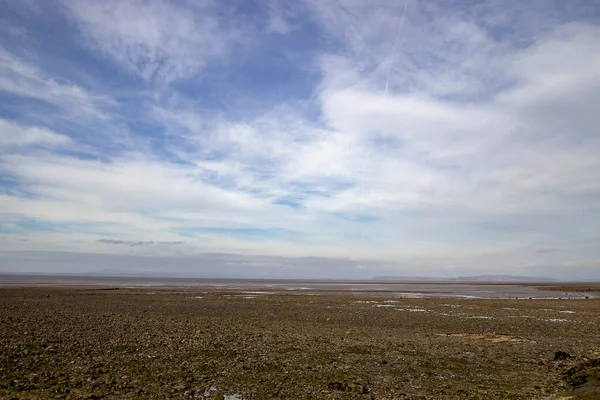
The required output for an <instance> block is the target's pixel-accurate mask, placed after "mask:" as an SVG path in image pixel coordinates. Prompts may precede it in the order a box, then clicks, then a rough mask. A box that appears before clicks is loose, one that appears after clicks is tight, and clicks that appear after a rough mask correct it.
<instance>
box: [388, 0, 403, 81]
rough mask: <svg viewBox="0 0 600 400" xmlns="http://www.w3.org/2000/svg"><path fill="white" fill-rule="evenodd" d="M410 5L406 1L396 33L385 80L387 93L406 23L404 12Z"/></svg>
mask: <svg viewBox="0 0 600 400" xmlns="http://www.w3.org/2000/svg"><path fill="white" fill-rule="evenodd" d="M407 7H408V0H406V2H405V3H404V11H402V16H401V17H400V23H399V24H398V32H397V33H396V40H394V47H392V56H391V57H390V68H389V69H388V73H387V78H386V80H385V93H387V91H388V84H389V83H390V74H391V73H392V67H393V66H394V57H395V56H396V46H397V45H398V38H399V37H400V31H402V25H404V14H406V8H407Z"/></svg>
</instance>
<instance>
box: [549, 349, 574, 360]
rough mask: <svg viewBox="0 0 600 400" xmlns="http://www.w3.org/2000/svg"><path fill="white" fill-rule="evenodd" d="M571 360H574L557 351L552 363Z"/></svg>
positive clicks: (570, 356)
mask: <svg viewBox="0 0 600 400" xmlns="http://www.w3.org/2000/svg"><path fill="white" fill-rule="evenodd" d="M571 358H574V357H573V356H572V355H570V354H569V353H567V352H564V351H557V352H556V353H554V361H563V360H569V359H571Z"/></svg>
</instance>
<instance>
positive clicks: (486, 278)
mask: <svg viewBox="0 0 600 400" xmlns="http://www.w3.org/2000/svg"><path fill="white" fill-rule="evenodd" d="M372 279H373V280H378V281H418V282H557V280H556V279H554V278H548V277H543V276H516V275H474V276H457V277H453V278H441V277H424V276H375V277H373V278H372Z"/></svg>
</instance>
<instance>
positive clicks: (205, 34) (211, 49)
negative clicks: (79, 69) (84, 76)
mask: <svg viewBox="0 0 600 400" xmlns="http://www.w3.org/2000/svg"><path fill="white" fill-rule="evenodd" d="M64 6H65V9H66V11H67V12H68V15H69V16H70V17H71V18H72V19H73V21H74V22H75V23H76V25H77V26H78V27H79V29H80V30H81V33H82V34H83V38H84V40H86V41H87V42H88V43H89V44H90V45H91V46H92V47H93V48H95V49H97V50H99V51H100V52H101V53H102V54H103V55H106V56H108V57H109V58H111V59H112V60H113V61H115V62H116V63H118V64H119V65H120V66H122V67H124V68H125V69H127V70H128V71H129V72H130V73H132V74H135V75H139V76H140V77H141V78H143V79H145V80H147V81H150V82H167V83H168V82H172V81H175V80H178V79H184V78H189V77H192V76H194V75H195V74H198V73H199V72H200V71H201V70H202V68H203V67H204V66H205V65H206V64H207V63H208V62H210V61H213V60H215V59H218V58H221V57H223V56H225V55H226V54H227V53H228V52H229V51H230V47H231V44H232V43H233V42H235V41H241V40H243V37H241V32H240V31H239V21H237V22H236V23H234V21H232V20H228V18H227V14H228V13H227V10H226V9H225V10H224V9H223V8H217V4H216V3H215V2H213V1H196V2H181V3H177V2H163V1H150V2H148V1H129V2H121V1H108V2H101V3H99V2H94V1H70V0H68V1H65V2H64ZM223 13H224V14H225V15H223Z"/></svg>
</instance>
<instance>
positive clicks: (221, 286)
mask: <svg viewBox="0 0 600 400" xmlns="http://www.w3.org/2000/svg"><path fill="white" fill-rule="evenodd" d="M547 285H548V283H539V284H536V283H532V282H527V283H512V282H510V283H508V282H502V283H496V282H487V283H486V282H476V283H470V282H412V281H411V282H407V281H376V280H372V281H370V280H362V281H358V280H304V279H283V280H277V279H203V278H157V277H130V276H118V277H117V276H74V275H8V274H0V287H13V288H15V287H32V286H34V287H74V288H75V287H76V288H96V289H126V288H129V289H135V288H138V289H141V288H154V289H165V290H166V289H171V290H207V291H217V292H227V291H245V292H252V291H256V292H260V293H262V294H294V295H357V296H374V297H399V298H435V297H439V298H472V299H477V298H480V299H503V298H511V299H514V298H518V299H528V298H532V299H556V298H563V299H567V298H569V299H574V298H585V297H586V296H587V297H600V293H597V292H596V293H580V292H561V291H555V290H544V286H547ZM556 285H557V286H558V285H560V283H556Z"/></svg>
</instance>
